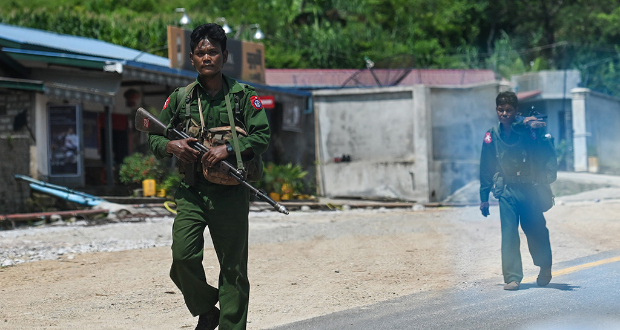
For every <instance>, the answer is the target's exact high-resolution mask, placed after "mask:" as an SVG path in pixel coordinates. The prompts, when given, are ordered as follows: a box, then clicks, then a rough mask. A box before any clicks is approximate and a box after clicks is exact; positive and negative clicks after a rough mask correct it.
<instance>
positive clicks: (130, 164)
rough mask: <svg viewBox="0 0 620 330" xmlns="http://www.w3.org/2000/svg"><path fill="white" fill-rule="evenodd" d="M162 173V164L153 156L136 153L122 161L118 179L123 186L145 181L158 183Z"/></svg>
mask: <svg viewBox="0 0 620 330" xmlns="http://www.w3.org/2000/svg"><path fill="white" fill-rule="evenodd" d="M164 172H165V171H164V168H163V166H162V163H161V162H160V161H159V160H157V159H156V158H155V156H153V155H144V154H141V153H139V152H136V153H134V154H132V155H129V156H127V157H125V159H123V164H122V165H121V167H120V170H119V174H118V176H119V178H118V179H119V180H120V182H122V183H125V184H130V183H141V182H142V181H143V180H146V179H154V180H157V181H160V180H161V179H162V177H163V176H164Z"/></svg>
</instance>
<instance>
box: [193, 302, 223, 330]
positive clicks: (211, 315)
mask: <svg viewBox="0 0 620 330" xmlns="http://www.w3.org/2000/svg"><path fill="white" fill-rule="evenodd" d="M219 324H220V310H219V309H218V308H217V307H215V306H213V308H211V310H210V311H208V312H206V313H204V314H200V316H199V317H198V325H196V330H214V329H215V328H217V326H218V325H219Z"/></svg>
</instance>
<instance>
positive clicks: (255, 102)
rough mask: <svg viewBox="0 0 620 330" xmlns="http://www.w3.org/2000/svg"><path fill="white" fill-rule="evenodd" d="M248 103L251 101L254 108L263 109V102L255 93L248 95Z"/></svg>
mask: <svg viewBox="0 0 620 330" xmlns="http://www.w3.org/2000/svg"><path fill="white" fill-rule="evenodd" d="M250 103H252V106H253V107H254V109H256V110H262V109H263V104H262V103H261V102H260V99H259V98H258V96H256V95H253V96H252V97H250Z"/></svg>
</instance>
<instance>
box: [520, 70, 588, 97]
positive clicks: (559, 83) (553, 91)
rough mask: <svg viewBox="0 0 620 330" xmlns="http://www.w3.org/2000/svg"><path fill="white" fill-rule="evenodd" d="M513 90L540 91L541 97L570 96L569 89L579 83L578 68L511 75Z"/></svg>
mask: <svg viewBox="0 0 620 330" xmlns="http://www.w3.org/2000/svg"><path fill="white" fill-rule="evenodd" d="M511 83H512V85H513V88H514V90H515V92H517V93H521V92H527V91H535V90H540V91H541V97H542V98H543V99H561V98H570V90H571V89H573V88H576V87H577V86H579V84H580V83H581V74H580V73H579V71H578V70H566V71H559V70H558V71H538V72H532V73H526V74H522V75H515V76H512V77H511Z"/></svg>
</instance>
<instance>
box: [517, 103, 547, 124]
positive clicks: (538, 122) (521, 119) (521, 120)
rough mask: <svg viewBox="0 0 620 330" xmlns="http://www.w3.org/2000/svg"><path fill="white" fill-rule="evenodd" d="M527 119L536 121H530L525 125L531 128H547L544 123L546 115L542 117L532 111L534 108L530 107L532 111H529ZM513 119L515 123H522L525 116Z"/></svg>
mask: <svg viewBox="0 0 620 330" xmlns="http://www.w3.org/2000/svg"><path fill="white" fill-rule="evenodd" d="M528 117H536V120H532V121H529V122H528V123H527V125H528V126H530V127H532V128H540V127H544V126H547V123H546V122H545V120H547V115H543V114H541V113H540V112H538V111H536V110H534V107H532V110H530V113H529V115H528ZM515 119H516V121H517V123H523V120H524V119H525V116H516V117H515Z"/></svg>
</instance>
